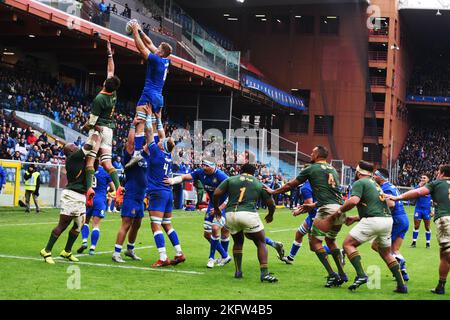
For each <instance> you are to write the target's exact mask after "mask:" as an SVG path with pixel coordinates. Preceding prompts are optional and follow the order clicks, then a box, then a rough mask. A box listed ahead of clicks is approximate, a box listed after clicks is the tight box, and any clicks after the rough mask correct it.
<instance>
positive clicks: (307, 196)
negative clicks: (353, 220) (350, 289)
mask: <svg viewBox="0 0 450 320" xmlns="http://www.w3.org/2000/svg"><path fill="white" fill-rule="evenodd" d="M300 194H301V196H302V199H303V204H313V203H314V202H316V198H315V197H314V193H313V191H312V187H311V184H310V183H309V181H308V180H307V181H306V182H305V183H304V184H303V185H301V187H300ZM300 214H301V210H300V209H296V210H294V211H293V213H292V215H293V216H294V217H296V216H298V215H300ZM316 214H317V209H316V208H314V209H312V210H311V211H310V212H308V216H307V217H306V218H305V220H304V221H303V223H302V224H301V225H300V227H299V228H298V230H297V231H296V232H295V240H294V242H293V243H292V247H291V250H290V252H289V255H288V256H284V257H282V258H281V260H282V261H284V262H286V263H287V264H292V263H293V262H294V259H295V256H296V255H297V253H298V250H300V248H301V246H302V242H303V237H304V236H305V235H306V234H308V239H309V238H310V234H311V228H312V225H313V222H314V219H315V217H316ZM323 248H324V249H325V251H326V253H327V254H331V251H330V249H329V248H328V246H326V245H324V246H323ZM341 251H342V249H341ZM341 257H342V258H341V264H342V265H345V258H344V254H343V253H341ZM340 276H341V278H343V279H347V274H346V273H342V274H340Z"/></svg>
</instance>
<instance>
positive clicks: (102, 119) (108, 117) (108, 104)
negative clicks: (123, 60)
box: [82, 41, 120, 207]
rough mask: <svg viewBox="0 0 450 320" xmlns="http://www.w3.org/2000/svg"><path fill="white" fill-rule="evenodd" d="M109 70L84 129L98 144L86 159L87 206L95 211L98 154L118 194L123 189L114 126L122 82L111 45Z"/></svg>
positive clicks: (108, 49)
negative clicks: (116, 163)
mask: <svg viewBox="0 0 450 320" xmlns="http://www.w3.org/2000/svg"><path fill="white" fill-rule="evenodd" d="M107 53H108V69H107V76H106V80H105V81H104V83H103V89H102V91H100V93H99V94H97V96H96V97H95V99H94V101H93V102H92V112H91V114H90V116H89V120H88V122H87V123H86V124H85V125H84V126H83V128H82V129H83V130H89V139H91V140H92V141H94V142H95V144H94V147H93V149H92V150H91V152H89V154H88V155H87V158H86V182H87V194H86V206H87V207H92V205H93V199H94V195H95V191H94V188H93V187H92V183H93V177H94V175H95V170H94V162H95V160H96V159H97V153H99V154H100V164H101V165H102V166H103V168H104V169H105V170H106V172H108V174H109V175H110V176H111V179H112V181H113V182H114V187H115V189H116V190H117V189H118V188H119V186H120V181H119V176H118V175H117V171H116V168H114V167H113V165H112V161H111V159H112V154H111V152H112V141H113V129H114V128H115V123H114V109H115V107H116V101H117V94H116V90H117V89H119V87H120V79H119V78H118V77H117V76H115V75H114V59H113V51H112V50H111V43H110V42H109V41H108V42H107Z"/></svg>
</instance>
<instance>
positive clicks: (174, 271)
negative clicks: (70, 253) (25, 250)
mask: <svg viewBox="0 0 450 320" xmlns="http://www.w3.org/2000/svg"><path fill="white" fill-rule="evenodd" d="M0 258H5V259H21V260H33V261H40V262H43V260H42V258H34V257H20V256H10V255H4V254H0ZM58 263H70V264H73V265H86V266H94V267H106V268H119V269H136V270H144V271H157V272H173V273H186V274H205V273H204V272H197V271H188V270H175V269H157V268H145V267H136V266H123V265H113V264H106V263H93V262H82V261H79V262H70V261H65V260H61V261H58Z"/></svg>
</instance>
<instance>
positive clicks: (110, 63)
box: [106, 40, 114, 78]
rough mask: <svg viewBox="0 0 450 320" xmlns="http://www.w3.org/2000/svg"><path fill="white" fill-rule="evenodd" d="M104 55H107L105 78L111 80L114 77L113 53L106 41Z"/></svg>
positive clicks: (109, 43)
mask: <svg viewBox="0 0 450 320" xmlns="http://www.w3.org/2000/svg"><path fill="white" fill-rule="evenodd" d="M106 53H107V54H108V69H107V70H106V78H111V77H113V76H114V59H113V54H114V51H113V50H112V49H111V42H109V40H107V41H106Z"/></svg>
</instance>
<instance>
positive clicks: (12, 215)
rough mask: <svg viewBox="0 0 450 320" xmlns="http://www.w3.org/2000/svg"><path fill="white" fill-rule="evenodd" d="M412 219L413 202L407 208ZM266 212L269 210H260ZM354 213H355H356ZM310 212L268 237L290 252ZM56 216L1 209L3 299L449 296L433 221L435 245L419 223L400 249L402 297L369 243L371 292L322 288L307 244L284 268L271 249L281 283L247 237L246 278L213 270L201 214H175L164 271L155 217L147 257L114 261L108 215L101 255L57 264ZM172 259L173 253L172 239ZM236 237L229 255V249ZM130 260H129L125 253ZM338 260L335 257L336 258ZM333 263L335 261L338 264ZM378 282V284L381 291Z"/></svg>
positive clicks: (278, 224)
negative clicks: (442, 291)
mask: <svg viewBox="0 0 450 320" xmlns="http://www.w3.org/2000/svg"><path fill="white" fill-rule="evenodd" d="M407 210H408V214H409V217H410V222H411V223H412V211H413V208H412V207H408V208H407ZM260 214H261V216H262V217H263V216H264V215H265V212H263V211H260ZM351 214H355V211H352V212H351ZM304 217H305V216H304V215H302V216H300V217H293V216H292V215H291V214H290V210H286V209H279V210H277V211H276V213H275V218H274V221H273V222H272V223H271V224H266V229H265V230H266V234H267V236H269V237H271V238H272V239H274V240H278V241H282V242H283V243H284V246H285V250H286V253H288V252H289V249H290V247H291V244H292V240H293V237H294V233H295V230H296V228H297V227H298V226H299V224H300V223H301V222H302V221H303V219H304ZM57 220H58V210H57V209H43V211H42V213H41V214H39V215H36V214H34V213H31V214H28V215H26V214H25V213H24V212H23V210H22V209H11V208H2V209H0V278H1V281H0V299H88V300H90V299H133V300H137V299H150V300H156V299H159V300H161V299H162V300H166V299H167V300H168V299H175V300H185V299H189V300H196V299H207V300H209V299H225V300H226V299H244V300H253V299H262V300H266V299H280V300H288V299H333V300H334V299H338V300H349V299H354V300H370V299H387V300H390V299H396V300H398V299H443V300H448V295H444V296H437V295H433V294H431V293H430V289H431V288H434V286H435V285H436V283H437V280H438V264H439V253H438V246H437V243H436V240H435V237H434V236H435V233H434V224H433V229H432V230H433V234H432V245H431V249H426V248H425V232H424V229H423V226H422V227H421V231H420V235H419V240H418V242H417V248H414V249H413V248H410V247H409V244H410V243H411V232H412V224H410V231H409V232H408V234H407V235H406V238H405V243H404V246H403V249H402V253H403V255H404V256H405V258H406V259H407V268H408V272H409V274H410V277H411V280H410V281H409V283H408V287H409V293H408V294H406V295H399V294H395V293H393V292H392V290H393V289H394V287H395V281H393V278H392V275H391V274H390V271H389V270H388V269H387V267H386V266H385V264H384V263H383V262H382V260H381V258H380V257H379V256H378V255H377V254H376V253H375V252H373V251H372V250H371V249H370V244H368V243H366V244H364V245H362V246H361V247H360V253H361V255H362V262H363V266H364V268H365V269H366V270H368V271H371V272H374V271H373V270H375V273H374V274H376V270H379V271H380V273H379V274H380V277H379V279H380V282H379V284H380V285H379V286H377V285H376V282H374V286H375V288H372V289H369V288H368V287H367V286H365V285H364V286H361V287H360V288H359V289H358V290H357V291H356V292H350V291H349V290H348V289H347V287H348V286H349V285H350V283H346V284H344V285H343V286H342V287H340V288H331V289H327V288H324V287H323V285H324V284H325V276H326V274H325V272H324V269H323V267H322V265H321V264H320V262H319V261H318V259H317V258H316V256H315V254H314V253H312V252H310V251H309V248H308V245H307V241H304V243H303V247H302V248H301V249H300V251H299V253H298V255H297V257H296V260H295V263H294V264H293V265H286V264H285V263H284V262H282V261H280V260H278V259H277V257H276V252H275V250H274V249H273V248H270V247H268V251H269V270H270V272H273V273H274V274H275V275H276V276H277V277H278V279H279V282H278V283H273V284H271V283H261V282H260V281H259V266H258V260H257V257H256V248H255V246H254V245H253V243H252V242H250V241H249V240H248V239H246V244H245V247H244V258H243V273H244V278H243V279H234V277H233V275H234V264H233V263H229V264H228V265H226V266H224V267H215V268H214V269H207V268H206V262H207V258H208V253H209V245H208V244H207V242H206V241H205V240H204V239H203V214H202V213H199V212H184V211H176V212H174V219H173V226H174V228H175V229H176V230H177V232H178V235H179V238H180V241H181V245H182V248H183V251H184V252H185V255H186V257H187V260H186V262H185V263H183V264H180V265H177V266H175V267H167V268H165V269H163V270H159V269H157V270H155V269H151V268H150V265H151V264H152V263H153V262H154V261H156V260H157V258H158V253H157V250H156V248H155V244H154V240H153V237H152V233H151V230H150V222H149V218H148V217H146V218H144V220H143V223H142V227H141V230H140V233H139V235H138V240H137V241H136V248H137V253H138V254H139V255H140V256H141V257H142V258H143V261H130V260H127V263H125V264H120V265H118V264H115V263H113V262H112V261H111V253H112V250H113V249H114V243H115V237H116V233H117V230H118V228H119V225H120V215H119V214H118V213H110V214H108V215H107V217H106V218H105V220H104V221H103V223H102V225H101V237H100V240H99V243H98V245H97V252H98V254H96V255H94V256H88V255H85V256H81V257H80V263H74V264H72V263H68V262H64V261H62V260H56V264H55V265H47V264H45V263H44V262H43V259H42V258H41V257H40V256H39V251H40V250H41V249H42V248H43V247H44V246H45V244H46V243H47V240H48V237H49V235H50V231H51V230H52V228H53V227H54V226H55V225H56V223H57ZM348 231H349V228H348V227H345V226H344V228H343V230H342V231H341V233H340V234H339V238H338V244H339V246H341V245H342V242H343V239H344V237H345V236H346V235H347V233H348ZM66 239H67V231H66V232H64V233H63V234H62V236H61V238H60V239H59V240H58V242H57V243H56V245H55V247H54V249H53V256H54V257H57V256H58V254H59V252H60V251H61V250H62V249H63V247H64V244H65V242H66ZM80 243H81V237H80V238H79V239H78V240H77V242H76V243H75V245H74V251H75V250H76V249H77V248H78V246H79V245H80ZM166 244H168V245H167V248H168V254H169V257H172V256H173V255H174V251H173V248H172V246H171V245H170V242H169V241H168V239H167V237H166ZM231 248H232V241H231V243H230V249H229V252H231ZM126 259H127V258H126ZM331 261H332V259H331ZM333 263H334V262H333ZM71 265H76V266H78V268H79V269H77V270H79V280H80V281H79V284H80V288H79V289H71V286H70V285H69V286H68V282H69V284H70V283H71V279H73V278H71V277H73V275H74V274H73V273H72V272H74V271H73V268H69V267H70V266H71ZM345 269H346V272H347V274H348V276H349V280H350V282H351V281H352V280H353V279H354V277H355V271H354V269H353V267H352V266H351V264H350V263H349V262H348V261H347V264H346V266H345ZM377 287H378V288H377Z"/></svg>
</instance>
